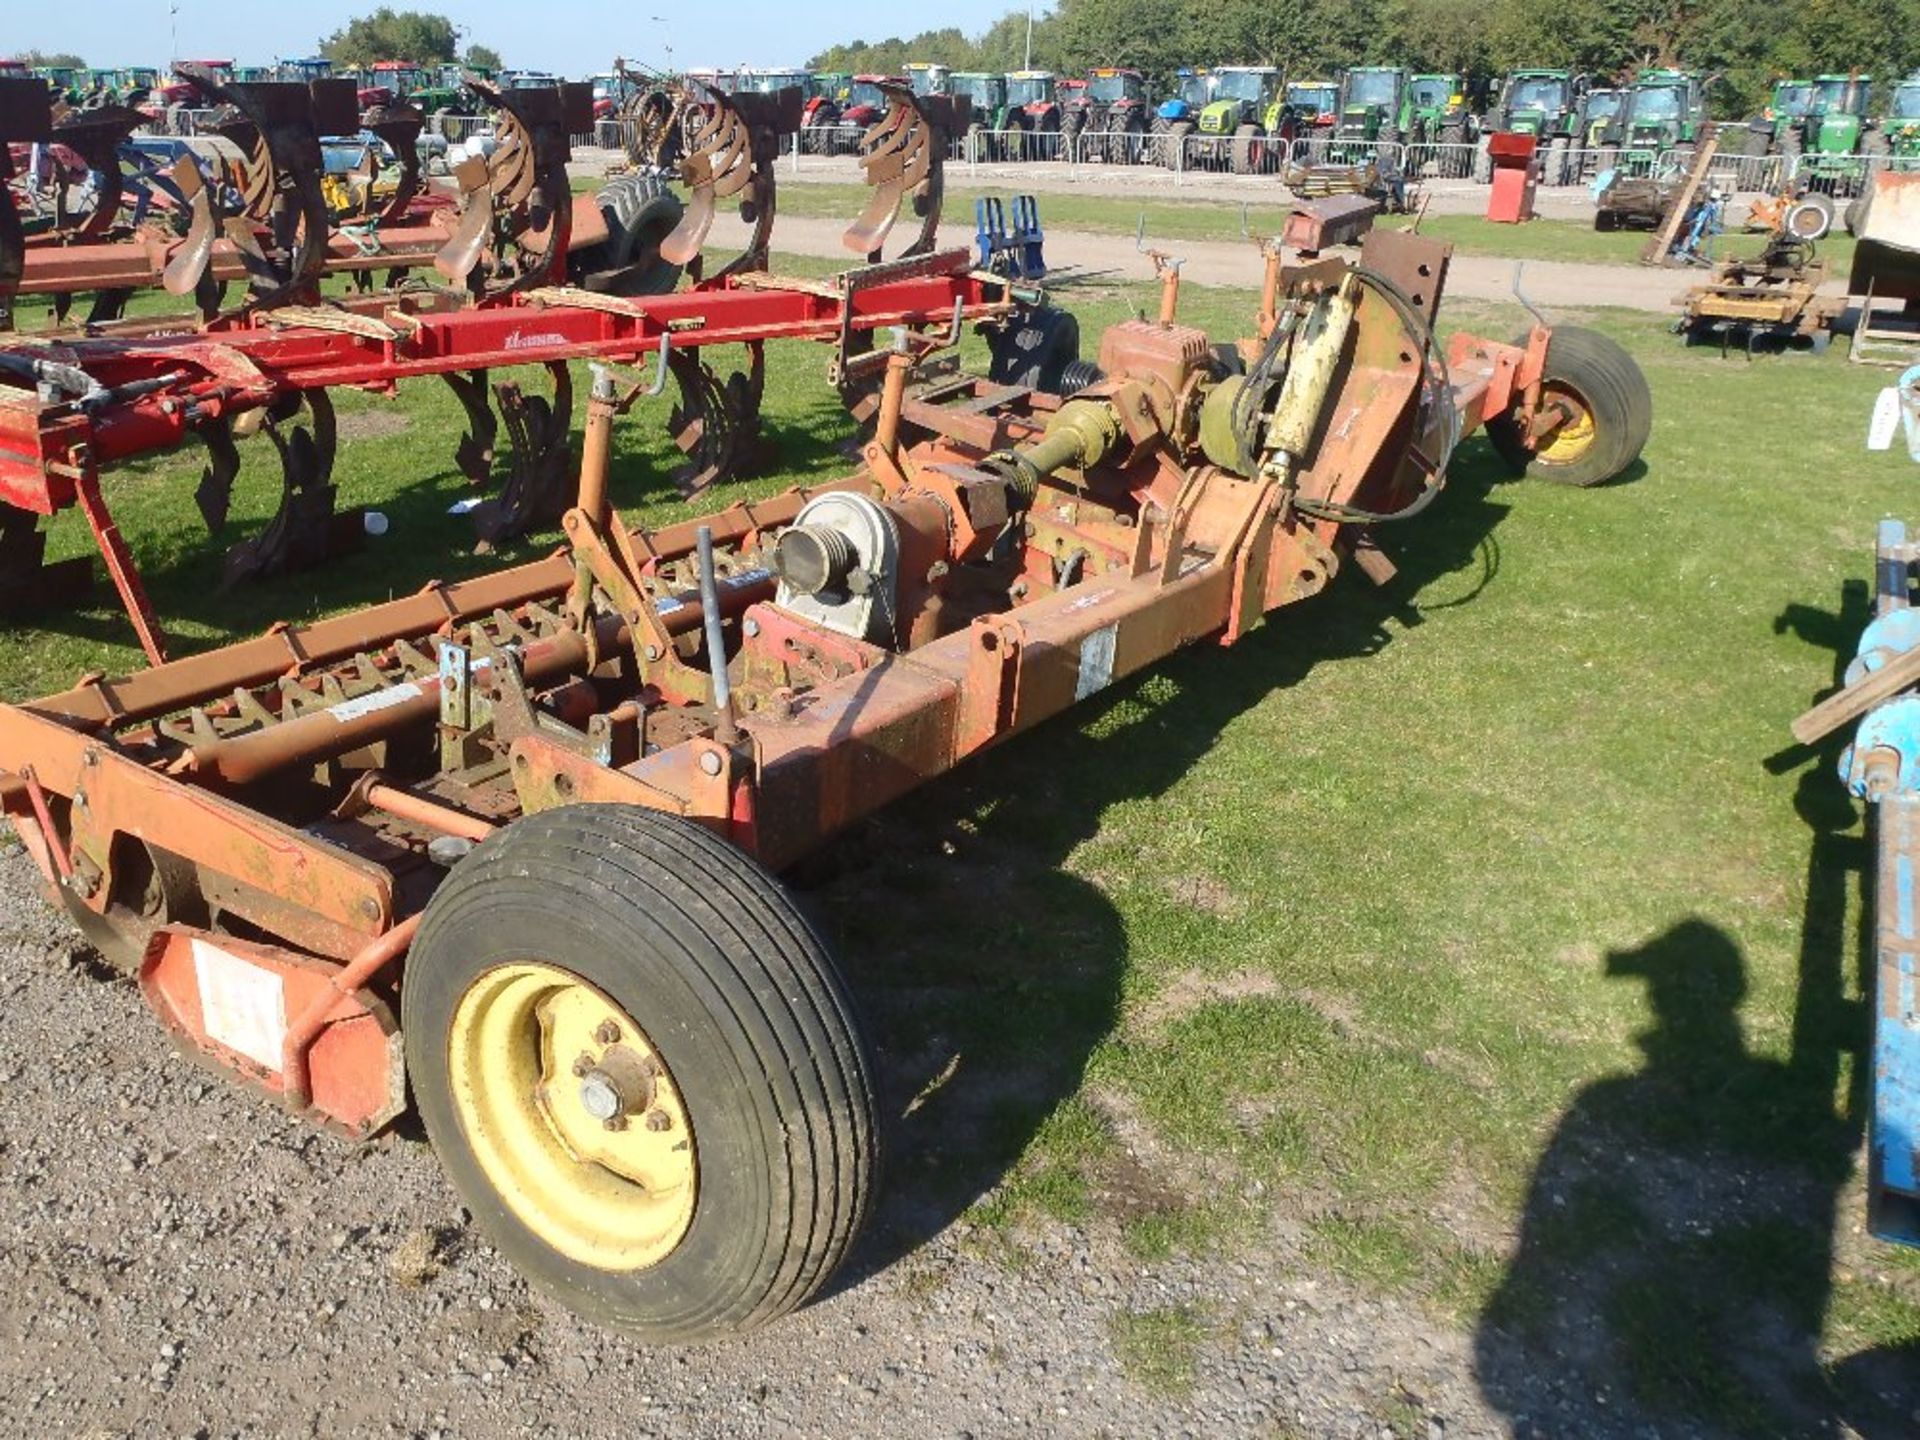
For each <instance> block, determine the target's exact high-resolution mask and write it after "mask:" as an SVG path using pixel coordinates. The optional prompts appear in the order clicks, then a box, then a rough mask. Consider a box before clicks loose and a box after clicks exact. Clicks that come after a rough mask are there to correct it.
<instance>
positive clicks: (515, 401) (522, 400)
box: [472, 364, 574, 551]
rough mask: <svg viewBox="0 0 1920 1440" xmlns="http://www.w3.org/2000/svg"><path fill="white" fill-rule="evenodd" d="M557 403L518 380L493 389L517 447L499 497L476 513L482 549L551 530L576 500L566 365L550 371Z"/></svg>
mask: <svg viewBox="0 0 1920 1440" xmlns="http://www.w3.org/2000/svg"><path fill="white" fill-rule="evenodd" d="M547 373H548V375H549V376H550V377H551V378H552V380H553V399H552V400H551V401H549V400H547V399H545V398H543V397H542V396H539V395H528V394H525V393H524V392H523V391H522V390H521V388H520V386H519V384H518V383H517V382H515V381H511V380H509V381H506V382H504V383H502V384H499V385H496V386H494V387H493V390H494V394H495V395H496V396H497V397H498V398H499V401H500V415H501V418H502V419H503V420H504V421H505V423H506V427H507V438H508V440H509V441H510V442H511V444H512V449H511V450H510V452H509V457H508V469H507V481H506V484H505V485H503V486H502V487H501V489H500V493H499V495H497V496H495V497H494V498H493V499H491V500H487V501H484V502H483V503H481V504H480V505H478V506H476V507H475V508H474V511H473V516H472V519H473V528H474V530H475V531H476V532H477V533H478V535H479V537H480V548H481V549H482V550H483V551H486V550H491V549H492V548H493V547H494V546H495V545H497V544H499V543H500V542H502V541H505V540H510V539H512V538H514V537H515V536H518V535H524V534H526V533H527V532H528V531H529V530H533V529H537V528H539V527H540V526H543V525H551V524H553V523H554V522H555V521H557V520H558V519H559V518H560V517H561V516H562V515H563V514H565V513H566V509H567V506H568V505H569V504H570V503H571V502H572V499H573V490H574V486H573V452H572V450H571V449H570V448H569V447H568V445H567V437H568V434H569V433H570V431H571V428H572V426H571V421H572V417H573V380H572V377H571V375H570V373H569V372H568V370H567V367H566V366H565V365H561V364H554V365H549V366H548V367H547Z"/></svg>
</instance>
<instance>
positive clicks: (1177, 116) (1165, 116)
mask: <svg viewBox="0 0 1920 1440" xmlns="http://www.w3.org/2000/svg"><path fill="white" fill-rule="evenodd" d="M1153 113H1154V114H1156V115H1158V116H1159V117H1160V118H1161V119H1162V120H1186V119H1189V118H1191V117H1192V115H1193V106H1191V105H1189V104H1188V103H1187V102H1186V101H1184V100H1182V99H1181V98H1180V97H1179V96H1178V95H1176V96H1174V97H1173V98H1172V99H1171V100H1162V101H1161V102H1160V108H1159V109H1158V110H1156V111H1154V112H1153Z"/></svg>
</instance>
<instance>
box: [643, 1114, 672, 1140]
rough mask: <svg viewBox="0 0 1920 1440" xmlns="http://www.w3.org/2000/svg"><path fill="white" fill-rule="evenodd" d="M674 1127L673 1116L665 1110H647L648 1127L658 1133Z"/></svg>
mask: <svg viewBox="0 0 1920 1440" xmlns="http://www.w3.org/2000/svg"><path fill="white" fill-rule="evenodd" d="M672 1128H673V1117H672V1116H671V1115H669V1114H667V1112H666V1111H664V1110H649V1111H647V1129H649V1130H651V1131H653V1133H654V1134H656V1135H658V1134H659V1133H660V1132H661V1131H663V1130H671V1129H672Z"/></svg>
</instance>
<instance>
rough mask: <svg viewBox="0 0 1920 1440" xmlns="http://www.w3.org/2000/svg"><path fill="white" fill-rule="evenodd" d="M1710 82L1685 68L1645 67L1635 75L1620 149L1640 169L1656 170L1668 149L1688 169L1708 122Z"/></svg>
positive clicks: (1677, 163)
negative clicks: (1652, 68) (1662, 155)
mask: <svg viewBox="0 0 1920 1440" xmlns="http://www.w3.org/2000/svg"><path fill="white" fill-rule="evenodd" d="M1706 120H1707V102H1706V85H1705V84H1704V83H1703V82H1702V81H1701V79H1700V77H1699V76H1698V75H1695V74H1692V73H1691V72H1689V71H1686V70H1642V71H1641V72H1640V73H1639V74H1638V75H1637V76H1635V77H1634V81H1633V88H1632V90H1631V91H1629V93H1628V96H1627V106H1626V113H1625V115H1624V116H1623V117H1622V119H1621V122H1620V129H1621V149H1622V150H1623V151H1624V152H1625V154H1626V157H1628V158H1629V160H1630V163H1631V164H1632V165H1633V166H1634V168H1636V169H1642V168H1644V169H1647V170H1651V169H1652V168H1653V164H1654V161H1655V158H1656V157H1657V156H1659V155H1660V154H1661V153H1662V152H1668V153H1669V154H1670V158H1671V160H1672V163H1673V165H1674V166H1675V167H1677V168H1678V169H1679V170H1680V171H1681V173H1683V174H1684V173H1685V172H1686V171H1687V170H1688V169H1689V168H1691V167H1692V165H1693V147H1694V146H1695V144H1697V143H1698V141H1699V139H1700V132H1701V129H1702V128H1703V127H1704V126H1705V125H1706Z"/></svg>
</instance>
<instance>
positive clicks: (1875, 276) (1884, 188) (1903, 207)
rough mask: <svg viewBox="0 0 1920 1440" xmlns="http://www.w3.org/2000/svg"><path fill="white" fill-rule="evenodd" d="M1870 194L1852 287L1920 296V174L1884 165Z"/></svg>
mask: <svg viewBox="0 0 1920 1440" xmlns="http://www.w3.org/2000/svg"><path fill="white" fill-rule="evenodd" d="M1872 185H1873V188H1872V189H1871V190H1870V191H1869V192H1868V195H1867V211H1866V218H1865V220H1864V222H1863V223H1862V225H1861V228H1860V236H1859V242H1858V244H1857V245H1856V246H1855V247H1854V252H1853V268H1852V271H1851V273H1850V274H1849V276H1848V280H1847V291H1848V293H1849V294H1852V295H1865V294H1867V293H1868V292H1869V291H1871V292H1872V293H1873V294H1874V296H1875V297H1877V298H1880V299H1887V300H1916V299H1920V175H1903V174H1893V173H1891V172H1888V171H1884V170H1883V171H1880V172H1878V173H1876V174H1875V175H1874V176H1873V181H1872Z"/></svg>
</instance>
